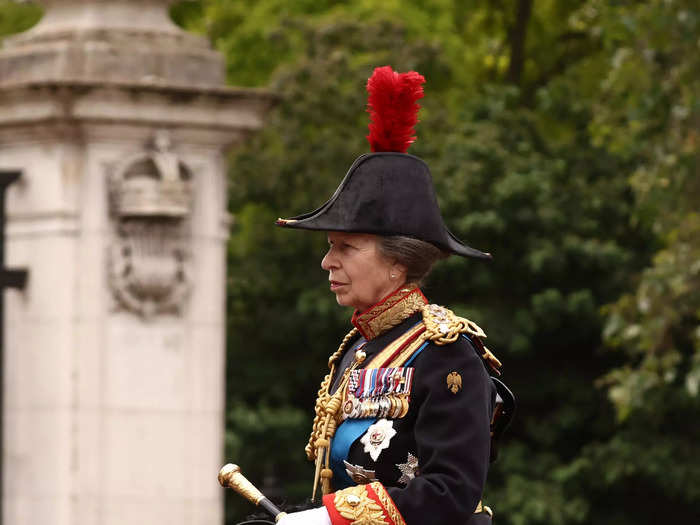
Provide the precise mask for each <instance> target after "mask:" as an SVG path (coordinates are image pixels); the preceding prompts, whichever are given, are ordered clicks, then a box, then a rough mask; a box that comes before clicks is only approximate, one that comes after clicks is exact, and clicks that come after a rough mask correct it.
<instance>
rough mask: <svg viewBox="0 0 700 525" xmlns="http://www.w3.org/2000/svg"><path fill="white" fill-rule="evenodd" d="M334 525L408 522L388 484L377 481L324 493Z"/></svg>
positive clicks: (400, 524)
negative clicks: (393, 497)
mask: <svg viewBox="0 0 700 525" xmlns="http://www.w3.org/2000/svg"><path fill="white" fill-rule="evenodd" d="M323 504H324V505H325V506H326V510H327V511H328V515H329V516H330V518H331V523H332V525H352V524H353V523H362V524H368V525H370V524H371V525H384V524H386V525H406V522H405V521H404V519H403V517H402V516H401V513H400V512H399V510H398V509H397V508H396V505H395V504H394V502H393V500H392V499H391V496H389V493H388V492H387V491H386V489H385V488H384V486H383V485H382V484H381V483H379V482H378V481H375V482H374V483H369V484H368V485H357V486H355V487H348V488H347V489H343V490H339V491H337V492H334V493H333V494H326V495H325V496H323Z"/></svg>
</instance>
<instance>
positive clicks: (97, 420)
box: [0, 0, 272, 525]
mask: <svg viewBox="0 0 700 525" xmlns="http://www.w3.org/2000/svg"><path fill="white" fill-rule="evenodd" d="M41 3H42V4H43V5H44V6H45V8H46V12H45V15H44V17H43V19H42V20H41V21H40V23H39V24H38V25H37V26H35V27H34V28H32V29H31V30H29V31H27V32H26V33H23V34H20V35H16V36H14V37H12V38H8V39H6V40H5V42H4V46H3V48H2V50H0V170H21V171H22V178H21V179H20V181H19V182H18V183H15V184H13V185H12V186H11V187H10V188H9V190H8V193H7V225H6V262H7V264H8V265H11V266H15V267H22V268H27V269H28V270H29V280H28V282H27V284H26V287H25V289H24V290H23V291H18V290H11V291H7V292H5V294H6V314H5V327H6V328H5V372H4V373H5V376H4V388H5V403H4V407H3V412H4V425H3V433H4V450H3V451H2V453H3V482H4V483H3V485H4V490H3V516H2V518H3V521H2V523H3V525H117V524H119V525H125V524H130V525H140V524H144V525H145V524H153V525H155V524H164V523H165V524H168V525H180V524H182V525H185V524H187V525H195V524H202V525H204V524H207V525H214V524H216V523H221V522H222V519H223V518H222V489H221V488H220V487H219V486H218V483H217V480H216V474H217V472H218V470H219V467H220V466H221V463H222V447H223V429H224V370H225V368H224V358H225V355H224V353H225V352H224V326H225V325H224V315H225V308H224V306H225V276H226V266H225V262H226V261H225V253H226V240H227V237H228V227H229V217H228V215H227V213H226V195H227V190H226V166H225V158H224V153H225V150H226V148H227V147H228V146H230V145H231V144H233V143H235V142H236V141H239V140H240V139H242V138H243V137H244V136H246V135H247V134H249V133H250V132H252V131H254V130H257V129H259V128H260V127H261V124H262V121H261V118H262V116H263V114H264V113H265V111H266V110H267V108H269V106H270V104H271V102H272V98H271V96H270V95H269V94H268V93H266V92H264V91H260V90H253V89H234V88H230V87H226V86H225V85H224V74H223V71H224V67H223V61H222V58H221V56H220V55H219V54H218V53H216V52H215V51H213V50H211V49H210V47H209V45H208V44H207V42H206V41H205V40H204V39H203V38H202V37H199V36H195V35H192V34H188V33H185V32H184V31H182V30H181V29H180V28H178V27H177V26H175V25H174V24H173V23H172V22H171V20H170V19H169V17H168V13H167V8H168V6H169V4H170V3H171V2H170V1H169V0H44V1H43V2H41Z"/></svg>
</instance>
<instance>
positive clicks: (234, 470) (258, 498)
mask: <svg viewBox="0 0 700 525" xmlns="http://www.w3.org/2000/svg"><path fill="white" fill-rule="evenodd" d="M219 483H220V484H221V486H222V487H224V488H231V489H233V490H235V491H236V492H238V493H239V494H240V495H241V496H243V497H244V498H245V499H247V500H248V501H250V502H251V503H253V504H254V505H257V506H259V507H262V508H263V509H265V510H266V511H267V512H269V513H270V515H272V516H273V517H274V518H275V522H278V521H279V520H281V519H282V517H283V516H286V515H287V513H286V512H282V511H281V510H280V509H279V508H278V507H277V506H276V505H275V504H274V503H272V502H271V501H270V500H269V499H267V498H266V497H265V495H264V494H263V493H262V492H260V491H259V490H258V489H257V487H256V486H255V485H253V484H252V483H251V482H250V481H248V479H247V478H246V477H245V476H244V475H243V473H242V472H241V467H239V466H238V465H234V464H233V463H227V464H226V465H224V466H223V467H221V470H219Z"/></svg>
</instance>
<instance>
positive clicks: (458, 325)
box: [423, 304, 501, 371]
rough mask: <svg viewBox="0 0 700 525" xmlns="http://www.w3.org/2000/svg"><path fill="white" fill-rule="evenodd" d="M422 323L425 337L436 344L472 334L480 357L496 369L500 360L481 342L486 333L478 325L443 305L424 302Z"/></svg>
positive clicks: (499, 364)
mask: <svg viewBox="0 0 700 525" xmlns="http://www.w3.org/2000/svg"><path fill="white" fill-rule="evenodd" d="M423 324H425V338H426V339H427V340H429V341H432V342H433V343H435V344H436V345H438V346H443V345H446V344H449V343H454V342H455V341H456V340H457V338H458V337H459V336H460V335H461V334H468V335H471V336H474V337H475V338H476V339H477V341H476V343H477V345H476V346H477V350H479V351H481V353H482V355H481V358H482V359H484V360H486V361H488V363H489V365H490V366H491V368H493V369H494V370H495V371H498V369H499V368H501V362H500V361H499V360H498V358H497V357H496V356H495V355H493V354H492V353H491V351H490V350H489V349H488V348H486V347H485V346H484V345H483V343H482V342H481V340H482V339H486V334H485V333H484V331H483V330H482V329H481V328H479V325H477V324H476V323H474V322H473V321H470V320H469V319H465V318H463V317H458V316H456V315H455V314H454V312H452V310H449V309H447V308H445V307H444V306H438V305H437V304H426V305H425V306H424V307H423Z"/></svg>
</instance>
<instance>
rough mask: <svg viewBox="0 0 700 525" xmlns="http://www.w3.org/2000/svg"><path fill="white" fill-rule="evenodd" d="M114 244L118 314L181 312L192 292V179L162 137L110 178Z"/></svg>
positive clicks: (113, 279) (112, 274)
mask: <svg viewBox="0 0 700 525" xmlns="http://www.w3.org/2000/svg"><path fill="white" fill-rule="evenodd" d="M109 187H110V204H111V212H112V216H113V219H114V221H115V231H116V237H117V239H116V242H115V243H113V245H112V248H111V252H110V254H109V255H110V256H109V279H110V287H111V289H112V293H113V296H114V299H115V304H116V307H117V309H124V310H127V311H130V312H133V313H136V314H138V315H141V316H142V317H145V318H147V317H151V316H153V315H156V314H162V313H175V314H177V313H180V312H181V310H182V307H183V306H184V302H185V299H186V298H187V295H188V293H189V289H190V270H189V251H188V237H189V218H190V214H191V208H192V175H191V172H190V170H189V169H188V168H187V166H186V165H185V164H184V163H183V162H182V161H181V160H180V159H179V158H178V156H177V155H176V154H175V153H174V152H173V151H172V146H171V144H170V139H169V137H168V135H167V134H166V133H164V132H161V133H158V134H156V136H155V139H154V141H153V145H152V147H150V148H146V149H145V150H144V151H142V152H140V153H137V154H135V155H133V156H131V157H128V158H127V159H125V160H124V161H122V162H120V163H119V164H118V165H117V167H116V169H114V170H113V171H112V173H111V174H110V179H109Z"/></svg>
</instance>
